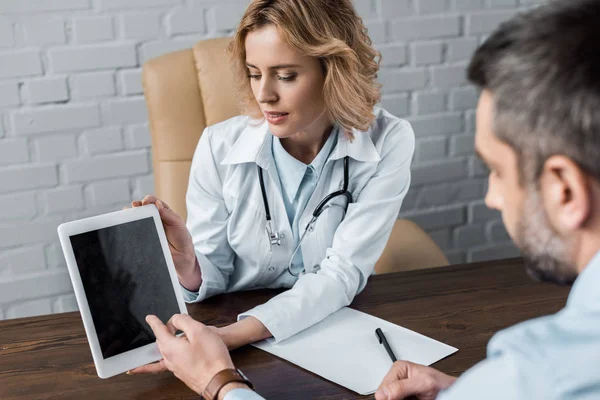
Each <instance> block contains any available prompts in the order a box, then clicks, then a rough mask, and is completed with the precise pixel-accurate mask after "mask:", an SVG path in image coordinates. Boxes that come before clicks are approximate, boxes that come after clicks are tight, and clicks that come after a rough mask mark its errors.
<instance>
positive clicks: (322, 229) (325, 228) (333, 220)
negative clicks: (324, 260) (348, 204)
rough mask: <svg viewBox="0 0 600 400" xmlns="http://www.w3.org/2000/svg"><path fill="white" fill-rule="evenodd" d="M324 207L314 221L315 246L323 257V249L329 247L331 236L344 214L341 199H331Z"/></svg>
mask: <svg viewBox="0 0 600 400" xmlns="http://www.w3.org/2000/svg"><path fill="white" fill-rule="evenodd" d="M326 207H327V208H326V209H325V210H323V212H322V213H321V215H319V218H318V219H317V221H316V223H315V233H316V237H317V246H318V248H319V250H320V253H322V254H323V257H324V256H325V250H326V249H327V248H329V247H331V244H332V243H333V236H334V235H335V232H336V230H337V228H338V226H339V225H340V223H341V222H342V220H343V219H344V215H345V214H346V211H345V204H344V202H343V201H339V200H333V201H331V202H330V203H329V204H328V205H327V206H326Z"/></svg>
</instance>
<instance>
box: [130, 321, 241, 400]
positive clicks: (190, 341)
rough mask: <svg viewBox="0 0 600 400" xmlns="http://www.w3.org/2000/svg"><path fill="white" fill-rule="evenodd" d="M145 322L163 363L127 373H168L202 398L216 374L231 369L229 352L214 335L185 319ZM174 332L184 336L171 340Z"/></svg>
mask: <svg viewBox="0 0 600 400" xmlns="http://www.w3.org/2000/svg"><path fill="white" fill-rule="evenodd" d="M146 322H148V324H149V325H150V328H152V331H153V332H154V334H155V335H156V344H157V346H158V349H159V351H160V353H161V355H162V356H163V359H162V360H161V361H159V362H158V363H155V364H148V365H145V366H142V367H139V368H136V369H134V370H132V371H130V373H146V372H151V373H152V372H153V373H157V372H162V371H164V370H166V369H168V370H169V371H171V372H173V374H174V375H175V376H176V377H177V378H179V379H180V380H181V381H183V383H185V384H186V385H187V386H188V387H189V388H190V389H192V390H193V391H195V392H196V393H198V394H202V392H203V391H204V389H205V388H206V386H207V385H208V382H210V380H211V379H212V378H213V376H215V375H216V373H217V372H219V371H221V370H224V369H228V368H234V366H233V362H232V361H231V357H230V356H229V351H228V350H227V347H226V346H225V343H224V342H223V340H222V339H221V337H220V336H219V335H218V334H217V332H216V331H215V330H214V329H211V327H208V326H205V325H204V324H202V323H200V322H198V321H195V320H194V319H192V317H190V316H189V315H184V314H176V315H174V316H173V317H172V318H171V319H170V320H169V322H167V325H164V324H163V323H162V322H161V321H160V319H158V318H157V317H155V316H154V315H149V316H147V317H146ZM178 329H179V330H181V331H183V332H184V333H185V336H182V337H177V336H175V332H176V331H177V330H178Z"/></svg>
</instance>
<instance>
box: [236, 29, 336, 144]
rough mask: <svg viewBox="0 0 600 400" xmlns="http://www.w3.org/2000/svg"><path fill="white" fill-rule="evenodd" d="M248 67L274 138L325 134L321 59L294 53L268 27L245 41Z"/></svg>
mask: <svg viewBox="0 0 600 400" xmlns="http://www.w3.org/2000/svg"><path fill="white" fill-rule="evenodd" d="M246 65H247V68H248V76H249V77H248V79H250V85H251V87H252V92H253V93H254V97H255V98H256V101H257V102H258V104H259V106H260V109H261V111H262V113H263V115H264V117H265V119H266V121H267V122H268V123H269V128H270V131H271V133H272V134H273V135H275V136H277V137H279V138H288V137H293V136H295V135H297V134H300V135H309V136H315V137H316V136H319V135H322V134H323V133H324V131H325V129H326V128H327V127H328V126H329V121H328V116H327V113H326V112H325V99H324V97H323V84H324V82H325V74H324V71H323V68H322V66H321V62H320V61H319V59H317V58H316V57H310V56H306V55H304V54H301V53H299V52H298V51H296V50H294V49H292V48H291V47H289V46H288V45H287V44H286V43H285V42H284V41H283V40H281V38H280V36H279V33H278V32H277V29H276V28H275V26H273V25H267V26H266V27H264V28H261V29H259V30H256V31H252V32H250V33H249V34H248V36H247V37H246Z"/></svg>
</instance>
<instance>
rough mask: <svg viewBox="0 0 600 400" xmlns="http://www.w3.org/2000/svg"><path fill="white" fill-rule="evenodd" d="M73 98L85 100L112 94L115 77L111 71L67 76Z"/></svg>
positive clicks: (113, 92) (113, 93)
mask: <svg viewBox="0 0 600 400" xmlns="http://www.w3.org/2000/svg"><path fill="white" fill-rule="evenodd" d="M69 83H70V86H71V94H72V97H73V99H76V100H86V99H97V98H100V97H110V96H114V95H115V93H116V91H115V77H114V73H113V72H92V73H84V74H77V75H73V76H71V77H69Z"/></svg>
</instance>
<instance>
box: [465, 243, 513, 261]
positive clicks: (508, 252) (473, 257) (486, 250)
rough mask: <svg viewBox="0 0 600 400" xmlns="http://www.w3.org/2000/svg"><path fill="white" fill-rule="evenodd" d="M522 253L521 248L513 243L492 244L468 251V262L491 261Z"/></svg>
mask: <svg viewBox="0 0 600 400" xmlns="http://www.w3.org/2000/svg"><path fill="white" fill-rule="evenodd" d="M520 255H521V253H520V252H519V249H517V248H516V247H515V245H514V244H512V243H507V244H504V245H497V244H495V245H492V246H486V247H482V248H478V249H471V250H469V253H468V262H480V261H491V260H501V259H505V258H514V257H519V256H520Z"/></svg>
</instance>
